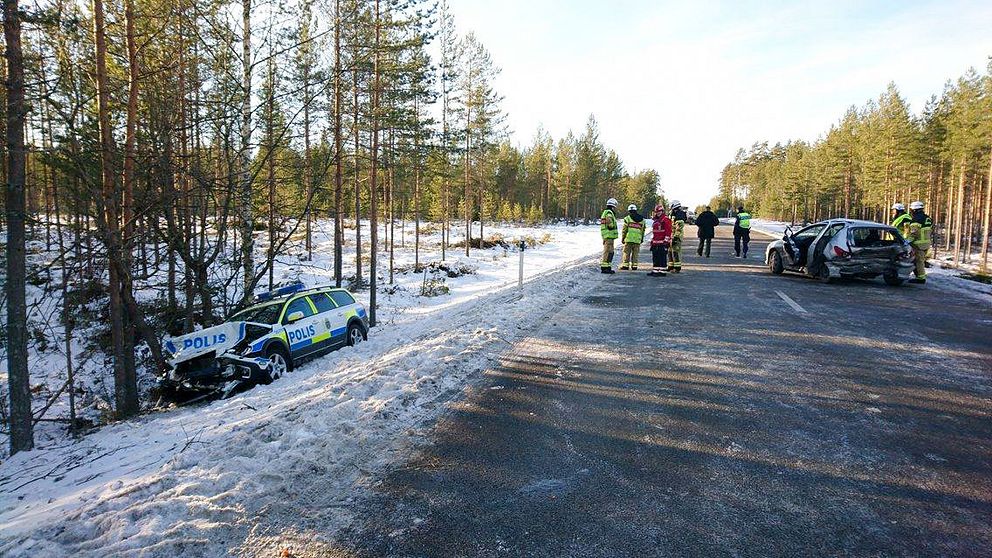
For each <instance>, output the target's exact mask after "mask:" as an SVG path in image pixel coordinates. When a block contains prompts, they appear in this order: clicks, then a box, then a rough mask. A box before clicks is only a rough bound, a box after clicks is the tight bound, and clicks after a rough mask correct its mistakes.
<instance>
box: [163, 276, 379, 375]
mask: <svg viewBox="0 0 992 558" xmlns="http://www.w3.org/2000/svg"><path fill="white" fill-rule="evenodd" d="M368 329H369V324H368V314H367V312H366V310H365V307H364V306H362V305H361V304H360V303H358V302H357V301H356V300H355V297H354V296H352V294H351V293H349V292H348V291H347V290H345V289H339V288H334V287H317V288H312V289H307V288H305V287H304V286H303V285H302V284H300V283H296V284H293V285H289V286H287V287H283V288H281V289H278V290H275V291H272V292H269V293H264V294H262V295H259V296H258V297H256V304H254V305H252V306H250V307H248V308H246V309H244V310H242V311H240V312H237V313H236V314H234V315H233V316H231V317H230V318H228V319H227V321H225V322H224V323H222V324H220V325H216V326H213V327H209V328H205V329H202V330H200V331H195V332H193V333H189V334H186V335H182V336H179V337H174V338H171V339H167V340H165V343H164V344H163V345H164V347H165V350H166V352H167V353H168V356H169V359H168V364H169V369H168V370H167V371H166V373H165V374H164V375H163V377H162V384H163V386H164V387H167V388H172V389H175V390H195V391H202V390H217V389H220V390H223V391H225V392H227V393H229V392H230V391H231V390H233V389H234V388H236V387H237V386H239V385H242V384H244V383H268V382H271V381H272V380H275V379H276V378H278V377H279V376H281V375H282V374H284V373H285V372H287V371H289V370H292V368H293V366H294V365H296V364H299V363H300V362H301V361H302V360H305V359H308V358H312V357H315V356H319V355H322V354H325V353H327V352H330V351H332V350H334V349H337V348H339V347H343V346H345V345H355V344H357V343H360V342H361V341H363V340H365V339H366V336H367V335H368Z"/></svg>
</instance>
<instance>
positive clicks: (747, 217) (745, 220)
mask: <svg viewBox="0 0 992 558" xmlns="http://www.w3.org/2000/svg"><path fill="white" fill-rule="evenodd" d="M737 219H738V223H737V226H738V227H740V228H742V229H750V228H751V214H750V213H748V212H747V211H742V212H740V213H738V214H737Z"/></svg>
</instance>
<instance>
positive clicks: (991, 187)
mask: <svg viewBox="0 0 992 558" xmlns="http://www.w3.org/2000/svg"><path fill="white" fill-rule="evenodd" d="M985 179H986V180H985V213H984V214H983V216H982V256H981V266H982V268H981V269H982V273H987V272H988V265H989V233H990V232H992V231H989V221H990V220H992V149H989V174H988V176H986V177H985Z"/></svg>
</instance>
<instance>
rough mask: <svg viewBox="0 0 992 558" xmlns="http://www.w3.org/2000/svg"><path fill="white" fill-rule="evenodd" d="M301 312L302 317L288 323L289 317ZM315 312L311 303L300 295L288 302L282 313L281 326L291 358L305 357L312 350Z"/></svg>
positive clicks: (315, 327) (315, 334) (314, 334)
mask: <svg viewBox="0 0 992 558" xmlns="http://www.w3.org/2000/svg"><path fill="white" fill-rule="evenodd" d="M296 312H301V313H302V314H303V318H302V319H299V320H296V321H295V322H292V323H290V321H289V317H290V316H292V315H293V314H294V313H296ZM316 314H317V312H316V311H314V308H313V305H312V304H311V303H310V301H309V300H308V299H307V297H305V296H302V297H300V298H297V299H295V300H293V301H292V302H290V303H289V304H288V305H287V306H286V312H285V313H284V314H283V319H282V323H283V327H285V328H286V339H287V340H288V341H289V353H290V356H291V357H292V358H293V359H297V358H300V357H305V356H307V355H309V354H310V353H312V352H313V351H314V347H313V338H314V337H316V336H317V321H318V318H317V316H316Z"/></svg>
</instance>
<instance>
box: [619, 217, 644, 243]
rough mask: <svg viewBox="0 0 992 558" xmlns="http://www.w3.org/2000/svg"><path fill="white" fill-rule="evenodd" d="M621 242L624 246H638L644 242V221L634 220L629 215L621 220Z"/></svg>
mask: <svg viewBox="0 0 992 558" xmlns="http://www.w3.org/2000/svg"><path fill="white" fill-rule="evenodd" d="M623 241H624V243H626V244H640V243H641V242H643V241H644V220H643V219H641V221H640V222H637V221H635V220H634V218H633V217H631V216H630V215H628V216H626V217H624V218H623Z"/></svg>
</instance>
